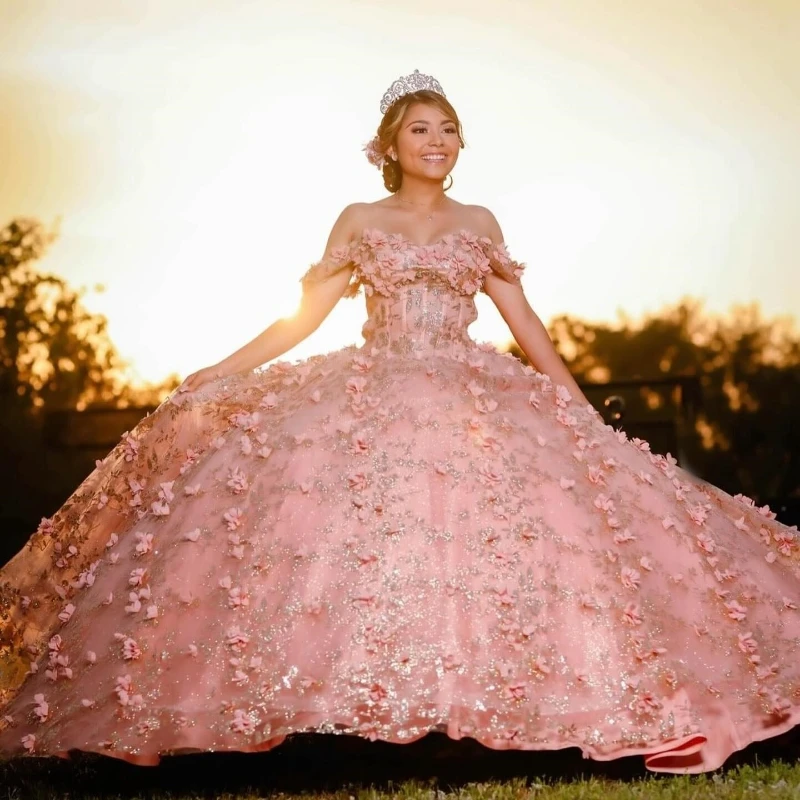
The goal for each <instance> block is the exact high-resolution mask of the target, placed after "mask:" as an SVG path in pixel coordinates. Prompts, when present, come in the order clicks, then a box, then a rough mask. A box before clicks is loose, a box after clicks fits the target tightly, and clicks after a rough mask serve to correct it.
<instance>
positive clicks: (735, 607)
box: [724, 600, 747, 622]
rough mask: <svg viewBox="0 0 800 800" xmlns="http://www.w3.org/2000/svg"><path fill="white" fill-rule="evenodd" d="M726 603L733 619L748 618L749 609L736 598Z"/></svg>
mask: <svg viewBox="0 0 800 800" xmlns="http://www.w3.org/2000/svg"><path fill="white" fill-rule="evenodd" d="M724 605H725V608H726V609H727V611H728V616H729V617H730V618H731V619H732V620H735V621H736V622H741V621H742V620H744V619H746V618H747V609H746V608H745V607H744V606H743V605H741V604H740V603H738V602H737V601H736V600H731V601H730V602H729V603H725V604H724Z"/></svg>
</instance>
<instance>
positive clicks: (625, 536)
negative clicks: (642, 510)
mask: <svg viewBox="0 0 800 800" xmlns="http://www.w3.org/2000/svg"><path fill="white" fill-rule="evenodd" d="M635 541H636V535H635V534H633V533H631V532H630V530H629V529H628V528H624V529H623V530H621V531H617V532H616V533H615V534H614V544H627V543H628V542H635Z"/></svg>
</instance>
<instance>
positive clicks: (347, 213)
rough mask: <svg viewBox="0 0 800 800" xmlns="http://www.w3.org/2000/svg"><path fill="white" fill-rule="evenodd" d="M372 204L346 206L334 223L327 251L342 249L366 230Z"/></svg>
mask: <svg viewBox="0 0 800 800" xmlns="http://www.w3.org/2000/svg"><path fill="white" fill-rule="evenodd" d="M370 205H371V204H370V203H350V205H347V206H345V207H344V208H343V209H342V210H341V211H340V212H339V216H338V217H337V218H336V222H334V223H333V228H332V229H331V233H330V236H329V237H328V245H327V247H326V250H330V249H332V248H334V247H342V246H344V245H348V244H350V242H352V241H353V240H354V239H357V238H358V237H359V235H360V234H361V231H363V230H364V221H365V220H366V219H367V218H368V213H369V212H368V209H369V206H370Z"/></svg>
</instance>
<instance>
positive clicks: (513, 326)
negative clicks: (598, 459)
mask: <svg viewBox="0 0 800 800" xmlns="http://www.w3.org/2000/svg"><path fill="white" fill-rule="evenodd" d="M483 216H484V219H483V225H482V229H483V230H484V231H486V235H487V236H488V237H489V238H490V239H491V240H492V241H493V242H495V243H498V244H499V243H500V242H503V241H504V239H503V233H502V231H501V230H500V225H499V224H498V222H497V220H496V219H495V217H494V215H493V214H492V213H491V212H490V211H488V210H484V214H483ZM484 291H485V292H486V294H487V295H488V296H489V297H490V298H491V300H492V302H493V303H494V304H495V306H496V307H497V310H498V311H499V312H500V315H501V316H502V317H503V319H504V320H505V322H506V324H507V325H508V328H509V330H510V331H511V335H512V336H513V337H514V340H515V341H516V342H517V344H518V345H519V346H520V348H521V349H522V352H523V353H525V355H526V356H527V357H528V361H530V363H531V366H533V367H534V368H535V369H536V370H538V371H539V372H542V373H544V374H545V375H548V376H549V377H550V379H551V380H552V381H553V383H556V384H561V385H562V386H565V387H566V388H567V390H568V391H569V393H570V394H571V395H572V397H573V398H574V399H575V401H576V402H578V403H581V404H584V405H589V401H588V400H587V399H586V396H585V395H584V394H583V392H582V391H581V390H580V388H579V387H578V384H577V383H576V382H575V379H574V378H573V377H572V375H571V374H570V371H569V370H568V369H567V367H566V366H565V364H564V362H563V361H562V360H561V356H559V354H558V351H557V350H556V349H555V347H554V346H553V342H552V340H551V339H550V335H549V334H548V333H547V328H545V326H544V325H543V324H542V321H541V320H540V319H539V317H538V315H537V314H536V312H535V311H534V310H533V309H532V308H531V307H530V304H529V303H528V300H527V298H526V297H525V293H524V292H523V291H522V287H521V286H520V285H519V284H516V283H509V282H508V281H505V280H503V278H501V277H500V276H499V275H495V274H494V273H491V274H489V275H487V276H486V278H485V280H484Z"/></svg>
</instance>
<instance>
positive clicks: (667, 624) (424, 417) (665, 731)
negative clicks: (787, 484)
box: [0, 230, 800, 772]
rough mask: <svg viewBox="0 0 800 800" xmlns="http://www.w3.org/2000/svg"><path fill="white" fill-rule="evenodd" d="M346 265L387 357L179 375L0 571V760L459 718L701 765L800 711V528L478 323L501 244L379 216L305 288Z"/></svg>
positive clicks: (188, 747) (776, 728)
mask: <svg viewBox="0 0 800 800" xmlns="http://www.w3.org/2000/svg"><path fill="white" fill-rule="evenodd" d="M342 269H352V270H353V272H352V279H351V280H352V282H351V284H350V286H349V288H348V291H347V294H349V295H352V294H355V293H356V291H357V289H358V288H359V287H360V286H363V287H364V289H365V294H366V305H367V311H368V320H367V322H366V324H365V326H364V329H363V334H364V338H365V340H366V342H365V344H364V345H363V346H361V347H347V348H344V349H342V350H339V351H337V352H334V353H331V354H329V355H322V356H315V357H313V358H310V359H308V360H306V361H303V362H300V363H285V362H283V363H282V362H278V363H274V364H272V365H271V366H269V367H268V368H266V369H264V370H260V371H254V372H251V373H248V374H244V373H242V374H238V375H235V376H232V377H228V378H224V379H220V380H216V381H213V382H211V383H208V384H206V385H204V386H202V387H201V388H200V389H199V390H198V391H196V392H192V393H187V392H183V393H181V392H178V393H176V394H175V395H173V396H172V397H170V398H168V399H167V400H166V401H164V403H162V404H161V406H160V407H159V408H158V409H157V410H156V411H155V412H154V413H152V414H151V415H149V416H148V417H146V418H145V419H144V420H143V421H142V422H141V423H140V424H139V425H138V426H137V427H136V428H135V429H134V430H132V431H131V432H130V433H128V434H125V435H124V436H123V438H122V440H121V441H120V442H119V444H118V445H117V446H116V447H115V448H114V449H113V450H112V451H111V453H110V454H109V455H108V456H107V457H106V458H105V459H103V460H102V461H101V462H98V464H97V468H96V469H95V470H94V472H93V473H92V474H91V475H90V476H89V477H88V478H87V479H86V480H85V481H84V483H83V484H82V485H81V486H80V487H79V488H78V489H77V491H76V492H75V493H74V494H73V495H72V497H70V499H69V500H68V502H67V503H66V504H65V505H64V506H63V507H62V508H61V509H60V510H59V511H58V512H57V513H56V514H55V515H54V516H53V517H52V518H51V519H44V520H42V523H41V525H40V527H39V529H38V531H37V532H36V533H35V534H34V535H33V536H32V537H31V539H30V541H29V542H28V544H27V545H26V546H25V547H24V549H23V550H22V551H21V552H20V553H19V554H18V555H17V556H16V557H15V558H14V559H12V560H11V561H10V562H9V563H8V564H7V565H6V567H5V568H4V569H3V570H2V572H0V591H1V592H2V594H1V595H0V599H1V600H2V606H0V611H2V614H3V618H2V624H3V632H4V637H5V639H4V648H5V650H4V659H5V666H6V672H5V674H6V676H7V680H9V681H11V683H10V684H9V685H8V686H6V689H5V697H4V699H5V703H4V707H3V708H2V709H0V715H5V716H4V717H3V721H2V731H0V752H2V753H4V754H5V755H14V754H17V753H31V754H34V755H37V754H53V755H63V754H65V753H66V752H67V751H69V750H71V749H79V750H84V751H96V752H101V753H106V754H108V755H110V756H115V757H118V758H122V759H126V760H128V761H132V762H135V763H140V764H153V763H156V762H157V761H158V759H159V755H160V754H161V755H163V754H165V753H179V752H188V751H197V750H202V751H205V750H209V751H210V750H236V751H255V750H266V749H269V748H272V747H274V746H276V745H278V744H280V743H281V742H282V741H283V740H284V739H285V738H286V737H287V735H289V734H292V733H294V732H298V731H316V732H321V733H329V734H355V735H358V736H362V737H368V738H370V739H382V740H387V741H391V742H397V743H404V742H411V741H413V740H415V739H418V738H420V737H422V736H424V735H425V734H426V733H427V732H429V731H434V730H436V731H444V732H446V733H447V735H449V736H450V737H452V738H454V739H459V738H461V737H464V736H469V737H473V738H474V739H476V740H478V741H479V742H481V743H483V744H484V745H486V746H487V747H490V748H495V749H521V750H551V749H558V748H565V747H578V748H580V749H581V750H582V751H583V753H584V754H585V755H586V756H588V757H591V758H594V759H604V760H608V759H614V758H617V757H620V756H627V755H632V754H639V755H641V756H643V757H644V759H645V761H646V764H647V766H648V767H649V768H650V769H652V770H659V771H664V772H685V771H687V772H700V771H703V770H709V769H713V768H715V767H718V766H719V765H720V764H722V763H723V762H724V761H725V759H726V758H727V757H728V756H729V755H730V754H731V753H732V752H734V751H736V750H738V749H740V748H742V747H744V746H745V745H747V744H748V743H750V742H752V741H755V740H760V739H765V738H767V737H770V736H774V735H776V734H778V733H781V732H783V731H786V730H788V729H789V728H791V727H792V726H794V725H796V724H797V723H798V721H800V611H799V610H798V605H800V591H799V588H800V582H799V581H798V578H799V577H800V563H799V562H798V546H797V545H798V540H797V534H796V529H792V530H790V529H789V528H787V527H785V526H783V525H781V524H779V523H778V522H777V521H775V519H774V515H773V514H772V513H771V512H770V511H769V509H768V508H766V507H764V508H757V507H754V504H753V503H752V502H750V501H749V500H748V499H747V498H745V497H741V496H739V497H731V496H729V495H727V494H725V493H724V492H722V491H721V490H719V489H716V488H714V487H713V486H710V485H708V484H706V483H704V482H702V481H700V480H698V479H696V478H693V477H692V476H690V475H689V474H688V473H686V472H684V471H682V470H681V469H680V468H679V467H677V466H676V463H675V461H674V459H672V458H670V457H662V456H660V455H655V454H653V453H651V452H650V451H649V448H648V445H647V443H646V442H644V441H641V440H636V439H634V440H629V439H627V438H626V436H625V434H624V433H622V432H617V431H615V430H613V429H612V428H611V427H609V426H607V425H605V424H604V423H603V421H602V419H601V418H600V417H599V416H598V415H597V413H596V412H595V411H594V410H592V409H591V408H587V407H585V406H582V405H578V404H576V403H575V402H574V401H573V400H572V399H571V398H570V396H569V393H568V392H567V391H566V390H565V388H564V387H560V386H556V385H554V384H553V383H552V382H551V381H550V380H549V379H548V377H547V376H546V375H543V374H540V373H538V372H536V371H535V370H534V369H532V368H530V367H526V366H523V365H522V364H521V363H520V362H519V361H518V360H516V359H515V358H513V357H511V356H509V355H506V354H501V353H500V352H498V351H497V350H496V349H495V348H493V347H491V346H484V345H478V344H476V343H475V342H474V341H472V340H471V339H470V337H469V336H468V334H467V328H468V326H469V325H470V323H471V322H473V320H474V319H475V318H476V311H475V304H474V295H475V293H476V292H478V291H479V290H481V288H482V284H483V281H484V279H485V277H486V276H487V275H488V274H490V272H494V273H496V274H497V275H499V276H500V277H501V278H503V279H504V280H506V281H510V282H512V283H514V282H518V281H519V278H520V275H521V273H522V265H521V264H519V263H517V262H515V261H512V260H511V259H510V257H509V256H508V253H507V251H506V249H505V247H504V246H503V245H499V246H495V245H493V244H492V243H491V242H490V241H489V240H488V239H484V238H479V237H477V236H474V235H472V234H470V233H469V232H466V231H464V232H461V233H459V234H455V235H450V236H446V237H444V238H442V239H441V240H440V241H438V242H436V243H434V244H431V245H417V244H415V243H412V242H410V241H409V240H408V239H406V238H404V237H402V236H400V235H397V234H394V235H392V234H385V233H382V232H380V231H377V230H366V231H364V233H363V234H362V235H361V237H360V238H359V239H358V240H356V241H354V242H353V243H352V244H351V245H350V246H348V247H346V248H343V249H339V250H337V251H335V252H334V253H333V255H332V256H331V257H329V258H326V259H325V260H323V261H322V262H320V263H318V264H315V265H314V266H313V267H312V268H311V269H310V270H309V271H308V273H307V274H306V275H305V276H304V278H303V280H304V281H305V282H308V283H313V282H314V281H319V280H322V279H325V278H326V277H328V276H329V275H331V274H332V273H334V272H336V271H338V270H342ZM15 668H16V669H17V673H16V674H17V676H18V677H17V679H16V680H13V676H14V674H15V673H14V669H15ZM26 673H27V674H26Z"/></svg>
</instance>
